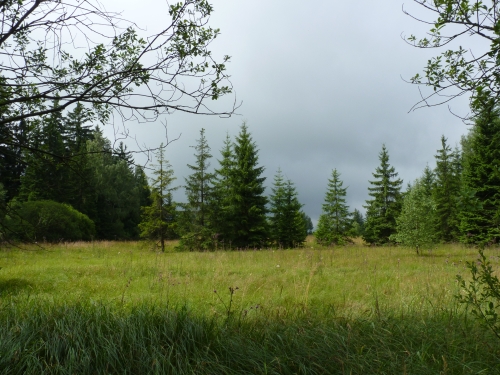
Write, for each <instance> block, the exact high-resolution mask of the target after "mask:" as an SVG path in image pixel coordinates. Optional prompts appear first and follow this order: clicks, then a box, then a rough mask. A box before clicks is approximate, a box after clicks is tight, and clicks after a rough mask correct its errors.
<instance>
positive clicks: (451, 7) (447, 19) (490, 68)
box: [405, 0, 500, 114]
mask: <svg viewBox="0 0 500 375" xmlns="http://www.w3.org/2000/svg"><path fill="white" fill-rule="evenodd" d="M415 2H416V3H418V4H420V5H421V6H422V7H423V8H424V9H426V10H427V11H429V12H430V13H431V14H432V19H426V18H425V17H424V16H421V15H418V16H415V17H414V16H412V15H411V16H412V18H413V19H417V20H419V21H420V22H423V23H425V24H427V25H431V26H430V27H431V29H430V30H429V32H428V34H427V36H426V37H424V38H422V39H418V38H417V37H415V36H414V35H411V36H410V37H408V38H407V40H408V42H409V43H410V44H411V45H414V46H415V47H418V48H441V47H445V46H448V45H456V46H457V47H456V48H454V49H447V50H445V51H443V52H441V54H440V55H439V56H436V57H433V58H431V59H429V60H428V62H427V66H426V67H425V68H424V71H423V76H421V75H420V74H416V75H415V76H414V77H413V78H411V82H412V83H414V84H424V85H426V86H429V87H431V88H432V93H431V94H430V95H428V96H426V97H424V98H423V99H422V101H421V102H420V103H418V104H417V106H419V105H421V106H432V105H436V104H443V103H447V102H449V100H451V98H452V97H458V96H461V95H462V94H464V93H468V94H470V104H471V108H472V110H473V112H475V113H476V114H477V113H479V112H480V111H482V107H483V105H484V103H485V102H484V98H485V96H486V97H490V98H492V99H493V100H494V101H495V102H496V103H498V98H499V97H500V95H499V94H500V76H499V75H498V74H497V70H498V65H499V61H500V59H499V57H500V43H499V41H498V34H499V32H500V26H499V23H498V21H497V14H498V12H499V11H500V4H499V2H498V0H484V1H483V0H481V1H476V0H460V1H456V0H439V1H430V2H429V1H425V0H415ZM405 13H407V12H405ZM407 14H408V13H407ZM465 35H467V37H468V38H469V40H470V47H472V46H474V47H477V46H480V47H477V48H476V49H474V51H472V50H471V49H469V48H468V47H467V46H466V47H465V48H464V44H462V43H461V42H464V41H465V39H463V38H464V36H465ZM460 40H461V42H460ZM452 41H453V42H455V43H454V44H449V43H450V42H452ZM473 52H474V53H473ZM431 97H435V98H438V100H439V101H438V102H437V103H433V102H432V101H431V100H430V99H431Z"/></svg>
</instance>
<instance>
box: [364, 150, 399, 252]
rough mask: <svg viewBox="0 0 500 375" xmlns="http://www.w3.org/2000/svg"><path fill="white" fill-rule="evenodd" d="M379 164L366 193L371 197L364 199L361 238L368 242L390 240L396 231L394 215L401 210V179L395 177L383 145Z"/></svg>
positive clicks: (396, 174)
mask: <svg viewBox="0 0 500 375" xmlns="http://www.w3.org/2000/svg"><path fill="white" fill-rule="evenodd" d="M379 160H380V166H379V167H377V169H376V170H375V173H373V177H375V179H376V180H375V181H369V182H370V184H371V185H372V187H369V188H368V194H369V195H370V196H371V197H372V198H373V199H370V200H367V201H366V204H367V205H366V206H364V207H365V208H366V209H367V211H366V221H365V233H364V236H363V240H365V241H366V242H368V243H370V244H377V245H380V244H385V243H388V242H390V236H391V235H392V234H394V233H396V217H398V216H399V213H400V210H401V200H402V199H401V193H400V190H401V185H402V183H403V181H402V180H401V179H396V178H397V176H398V173H397V172H396V171H395V169H394V167H391V166H390V164H389V154H388V153H387V149H386V148H385V145H383V146H382V151H381V152H380V154H379Z"/></svg>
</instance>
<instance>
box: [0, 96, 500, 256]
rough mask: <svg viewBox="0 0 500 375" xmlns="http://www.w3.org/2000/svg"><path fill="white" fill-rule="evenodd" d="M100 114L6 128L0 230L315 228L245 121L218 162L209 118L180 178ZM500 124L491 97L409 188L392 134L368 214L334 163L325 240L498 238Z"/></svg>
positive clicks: (156, 239)
mask: <svg viewBox="0 0 500 375" xmlns="http://www.w3.org/2000/svg"><path fill="white" fill-rule="evenodd" d="M54 106H57V103H54ZM91 118H92V117H91V115H90V113H89V111H88V110H87V109H86V108H85V107H83V106H82V105H76V106H75V107H74V108H73V109H72V110H71V111H70V112H68V113H66V115H62V114H61V113H60V112H52V113H49V114H48V115H46V116H44V117H42V118H41V119H39V120H30V121H26V120H22V121H19V122H16V123H9V124H8V126H7V127H4V128H3V129H4V132H5V131H6V132H8V134H9V137H11V138H15V139H16V142H12V143H4V144H1V145H0V148H2V150H1V153H0V154H1V155H3V156H2V158H0V225H1V236H2V240H21V241H42V240H46V241H61V240H90V239H107V240H131V239H139V238H145V239H149V240H151V241H153V243H156V244H157V245H158V246H159V247H160V248H162V249H164V248H165V241H167V240H170V239H179V240H180V241H179V247H180V248H182V249H185V250H213V249H236V248H262V247H266V246H277V247H284V248H290V247H295V246H301V245H302V244H303V243H304V241H305V238H306V236H307V234H308V233H311V232H312V229H313V228H312V222H311V219H310V218H309V217H308V216H307V215H306V214H305V213H304V212H303V211H302V207H303V205H302V204H301V203H300V202H299V200H298V193H297V190H296V188H295V185H294V184H293V182H292V181H290V180H288V179H286V178H285V177H284V175H283V172H282V171H281V170H278V171H277V172H276V175H275V177H274V181H273V185H272V188H271V194H270V196H269V197H267V196H265V195H264V191H265V186H264V182H265V177H263V176H262V174H263V171H264V167H263V166H261V165H259V159H258V149H257V146H256V144H255V142H254V141H253V140H252V137H251V134H250V133H249V130H248V127H247V125H246V124H243V125H242V126H241V128H240V132H239V134H238V135H237V136H236V137H235V139H234V140H231V138H230V137H229V136H227V137H226V139H225V141H224V144H223V147H222V149H221V150H220V157H219V158H218V159H217V163H218V165H217V166H216V167H215V168H212V165H211V163H212V159H213V156H212V153H211V149H210V146H209V145H208V142H207V139H206V137H205V130H204V129H202V130H201V132H200V137H199V139H198V140H197V143H196V145H194V146H193V149H194V155H193V163H192V164H188V167H189V169H190V170H191V174H190V175H189V176H187V177H186V178H185V179H184V183H183V184H180V185H177V184H176V178H175V176H174V171H173V169H172V166H171V165H170V164H169V162H168V160H167V159H166V157H165V147H164V146H163V145H162V146H161V147H159V149H158V151H157V152H156V161H155V163H154V164H152V165H151V169H152V173H151V174H152V177H151V178H150V179H148V178H147V176H146V173H145V171H144V168H142V167H141V166H138V165H136V164H135V163H134V159H133V154H132V153H131V152H129V151H128V150H127V148H126V146H124V145H123V143H119V144H118V146H117V147H113V146H112V145H111V142H110V141H109V140H108V139H106V138H105V137H104V136H103V134H102V131H101V130H100V129H99V127H96V128H93V126H92V125H91ZM499 131H500V115H499V110H498V108H497V107H496V106H495V105H494V104H492V105H491V108H489V110H484V111H483V112H482V115H481V116H479V117H477V119H476V122H475V126H474V127H473V128H472V129H471V130H470V131H469V133H468V134H467V135H466V136H464V137H463V138H462V140H461V143H460V147H455V149H452V148H451V147H450V146H449V145H448V143H447V139H446V138H445V137H444V136H443V137H442V138H441V148H440V149H439V150H437V151H436V155H435V167H434V168H430V167H429V166H427V167H426V168H425V169H424V171H423V172H422V176H421V177H420V178H418V179H417V180H416V181H414V182H413V183H412V184H408V186H407V188H406V191H402V184H403V181H402V180H401V179H399V178H398V173H397V172H396V170H395V168H394V167H393V166H391V165H390V163H389V153H388V150H387V148H386V147H385V145H384V146H383V147H382V150H381V152H380V154H379V161H380V165H379V166H378V167H377V168H376V170H375V172H374V173H373V180H370V181H369V187H368V194H369V196H370V199H368V200H367V201H366V205H365V206H364V207H365V209H366V214H365V215H363V214H362V213H361V212H360V211H359V210H357V209H355V210H354V211H351V210H350V209H349V207H348V205H347V203H346V195H347V188H344V187H343V182H342V180H341V178H340V177H341V175H340V173H339V172H338V171H337V170H336V169H334V170H333V171H332V174H331V178H330V179H329V180H328V186H327V192H326V195H325V202H324V204H323V207H322V208H323V209H322V214H321V216H320V218H319V221H318V225H317V228H316V231H315V236H316V240H317V241H318V243H320V244H323V245H343V244H346V243H349V242H351V241H352V238H353V237H357V236H361V237H362V238H363V240H364V241H365V242H366V243H368V244H373V245H383V244H389V243H393V244H396V243H399V244H402V245H407V246H411V247H414V248H415V249H416V250H417V251H420V249H422V248H424V247H429V246H432V245H433V244H435V243H437V242H463V243H467V244H481V245H485V244H493V243H496V242H498V239H499V236H500V229H499V226H498V224H499V222H500V218H499V217H500V214H499V212H500V196H499V191H500V189H499V187H500V176H499V172H498V166H497V163H498V160H499V156H500V154H499V150H498V147H497V144H498V142H497V141H498V140H497V137H498V133H499ZM5 137H6V136H5ZM181 187H182V188H183V189H184V191H185V195H186V202H185V203H179V202H174V200H173V195H172V193H173V191H174V190H176V189H179V188H181Z"/></svg>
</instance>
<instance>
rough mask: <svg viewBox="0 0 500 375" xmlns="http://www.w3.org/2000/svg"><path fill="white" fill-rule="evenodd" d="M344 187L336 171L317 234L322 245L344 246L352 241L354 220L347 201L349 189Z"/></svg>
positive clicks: (329, 183) (333, 173)
mask: <svg viewBox="0 0 500 375" xmlns="http://www.w3.org/2000/svg"><path fill="white" fill-rule="evenodd" d="M342 185H343V182H342V181H341V180H340V173H338V172H337V170H336V169H334V170H333V171H332V177H331V178H330V179H329V180H328V189H327V191H326V195H325V203H324V204H323V210H322V213H321V215H320V217H319V221H318V227H317V229H316V232H315V236H316V240H317V241H318V243H320V244H322V245H333V244H334V245H344V244H346V243H347V242H350V241H351V239H350V237H351V236H352V235H353V230H352V219H351V213H350V212H349V206H348V205H347V203H346V199H345V196H346V192H347V188H343V187H342Z"/></svg>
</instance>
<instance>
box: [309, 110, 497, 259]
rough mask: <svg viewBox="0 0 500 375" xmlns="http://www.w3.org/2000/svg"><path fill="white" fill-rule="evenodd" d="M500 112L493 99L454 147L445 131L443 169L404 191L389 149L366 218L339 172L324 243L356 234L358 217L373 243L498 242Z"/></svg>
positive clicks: (329, 197)
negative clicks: (352, 207) (350, 201)
mask: <svg viewBox="0 0 500 375" xmlns="http://www.w3.org/2000/svg"><path fill="white" fill-rule="evenodd" d="M499 137H500V110H499V108H498V107H497V106H496V105H495V104H494V102H493V101H491V102H490V105H489V107H485V108H483V110H482V112H481V114H480V115H479V116H477V117H476V119H475V124H474V126H473V127H472V128H471V129H470V131H469V132H468V134H467V135H465V136H463V137H462V139H461V142H460V145H459V147H455V148H454V149H452V148H451V147H450V145H448V143H447V139H446V138H445V137H444V136H442V137H441V148H440V149H439V150H437V151H436V154H435V156H434V157H435V167H434V168H430V167H429V166H426V168H425V169H424V170H423V172H422V175H421V177H420V178H418V179H417V180H415V181H414V182H413V183H411V184H408V186H407V188H406V191H402V184H403V181H402V180H401V179H399V178H398V173H397V172H396V171H395V168H394V167H393V166H391V165H390V164H389V154H388V151H387V149H386V147H385V145H384V146H383V147H382V151H381V152H380V154H379V160H380V165H379V166H378V167H377V168H376V170H375V172H374V173H373V181H369V187H368V194H369V196H370V199H369V200H367V201H366V205H365V206H364V207H365V208H366V216H365V217H362V216H361V217H360V213H359V212H358V211H355V213H354V214H353V213H350V212H349V209H348V206H347V204H346V200H345V196H346V189H345V188H342V181H341V180H340V174H339V173H338V171H337V170H333V172H332V177H331V179H330V180H329V184H328V191H327V193H326V197H325V204H324V205H323V212H322V215H321V216H320V219H319V222H318V228H317V230H316V233H315V234H316V237H317V240H318V241H319V242H320V243H324V244H344V243H346V242H348V241H349V240H350V238H352V236H353V235H355V234H356V232H355V231H354V232H353V226H352V225H351V223H352V221H353V220H354V221H355V222H359V225H358V226H357V228H358V230H359V232H358V233H361V234H362V238H363V240H364V241H365V242H366V243H368V244H372V245H383V244H391V243H392V244H402V245H406V246H410V247H413V248H415V249H416V251H417V252H419V251H420V250H421V249H423V248H430V247H432V245H433V244H436V243H450V242H462V243H465V244H473V245H480V246H485V245H491V244H495V243H498V242H499V240H500V225H499V224H500V169H499V164H498V163H499V160H500V142H499V141H500V139H499Z"/></svg>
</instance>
